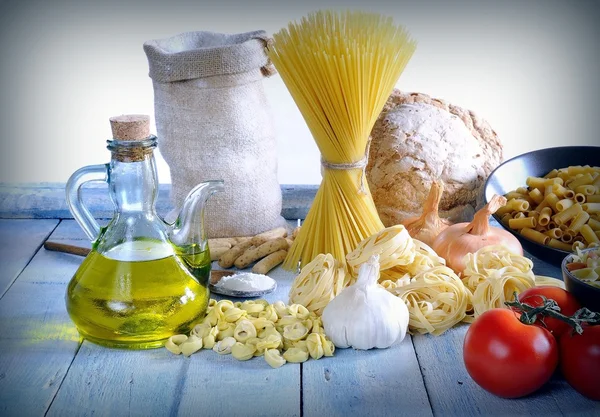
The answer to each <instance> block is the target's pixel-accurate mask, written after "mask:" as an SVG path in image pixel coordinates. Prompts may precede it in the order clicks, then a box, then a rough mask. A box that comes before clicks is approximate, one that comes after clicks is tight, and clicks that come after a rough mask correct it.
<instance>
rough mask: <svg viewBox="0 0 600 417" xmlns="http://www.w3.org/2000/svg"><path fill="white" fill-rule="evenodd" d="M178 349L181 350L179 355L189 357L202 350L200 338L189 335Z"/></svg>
mask: <svg viewBox="0 0 600 417" xmlns="http://www.w3.org/2000/svg"><path fill="white" fill-rule="evenodd" d="M179 347H180V348H181V353H183V356H191V355H192V353H196V352H198V351H199V350H200V349H202V338H200V337H198V336H195V335H191V336H190V337H188V339H187V340H186V341H185V342H183V343H182V344H181V345H180V346H179Z"/></svg>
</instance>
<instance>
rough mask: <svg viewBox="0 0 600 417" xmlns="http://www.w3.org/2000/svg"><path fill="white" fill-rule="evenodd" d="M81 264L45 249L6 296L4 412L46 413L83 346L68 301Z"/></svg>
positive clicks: (0, 344) (0, 338) (2, 319)
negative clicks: (69, 285) (70, 284)
mask: <svg viewBox="0 0 600 417" xmlns="http://www.w3.org/2000/svg"><path fill="white" fill-rule="evenodd" d="M59 227H60V225H59ZM80 262H81V258H80V257H76V256H73V255H67V254H62V253H57V252H48V251H45V250H41V251H39V252H38V253H37V254H36V256H35V257H34V258H33V260H32V261H31V263H30V264H29V265H28V266H27V268H25V270H24V271H23V273H21V275H20V276H19V278H18V279H17V280H16V282H15V283H14V284H13V285H12V286H11V287H10V289H9V290H8V291H7V292H6V294H5V296H4V297H3V298H2V299H1V300H0V328H1V329H2V331H0V352H1V354H0V415H7V416H8V415H23V416H25V415H26V416H30V415H43V414H44V413H45V411H46V410H47V408H48V406H49V405H50V403H51V401H52V399H53V398H54V396H55V394H56V392H57V391H58V388H59V386H60V384H61V382H62V380H63V378H64V376H65V374H66V372H67V370H68V368H69V366H70V364H71V362H72V360H73V357H74V356H75V354H76V352H77V349H78V348H79V344H80V341H79V335H78V333H77V331H76V329H75V326H74V325H73V324H72V323H71V321H70V320H69V317H68V315H67V312H66V309H65V302H64V297H65V288H66V285H67V282H68V281H69V280H70V279H71V277H72V275H73V274H74V273H75V270H76V269H77V267H78V266H79V264H80Z"/></svg>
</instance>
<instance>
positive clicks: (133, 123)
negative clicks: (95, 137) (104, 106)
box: [109, 114, 150, 140]
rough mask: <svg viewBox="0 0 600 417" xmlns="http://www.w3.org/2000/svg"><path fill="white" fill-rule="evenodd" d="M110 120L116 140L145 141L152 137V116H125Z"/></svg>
mask: <svg viewBox="0 0 600 417" xmlns="http://www.w3.org/2000/svg"><path fill="white" fill-rule="evenodd" d="M109 120H110V127H111V129H112V134H113V138H114V139H116V140H144V139H146V138H147V137H148V136H150V116H146V115H145V114H124V115H121V116H115V117H111V118H110V119H109Z"/></svg>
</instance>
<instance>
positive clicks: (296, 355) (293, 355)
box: [283, 347, 308, 363]
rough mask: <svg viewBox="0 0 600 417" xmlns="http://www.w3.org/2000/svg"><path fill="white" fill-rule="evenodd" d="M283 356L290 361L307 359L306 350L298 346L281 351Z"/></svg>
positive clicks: (298, 361) (304, 360) (295, 361)
mask: <svg viewBox="0 0 600 417" xmlns="http://www.w3.org/2000/svg"><path fill="white" fill-rule="evenodd" d="M283 358H284V359H285V360H286V361H288V362H292V363H302V362H306V361H307V360H308V352H307V351H305V350H303V349H300V348H295V347H293V348H289V349H288V350H286V351H285V352H283Z"/></svg>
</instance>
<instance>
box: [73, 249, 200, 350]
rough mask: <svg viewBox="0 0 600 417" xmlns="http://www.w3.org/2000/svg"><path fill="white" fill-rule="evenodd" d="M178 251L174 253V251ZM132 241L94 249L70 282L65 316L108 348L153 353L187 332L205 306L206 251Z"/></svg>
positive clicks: (84, 332) (93, 339)
mask: <svg viewBox="0 0 600 417" xmlns="http://www.w3.org/2000/svg"><path fill="white" fill-rule="evenodd" d="M176 249H177V248H176ZM179 252H180V251H179V250H173V248H172V247H171V246H170V244H168V243H163V242H152V241H134V242H127V243H125V244H121V245H119V246H117V247H115V248H113V249H112V250H110V251H108V252H106V253H105V254H100V253H99V252H97V251H96V250H93V251H92V252H91V253H90V254H89V255H88V257H87V258H86V259H85V260H84V262H83V263H82V265H81V267H80V268H79V270H78V271H77V273H76V274H75V276H74V277H73V279H72V280H71V282H70V283H69V286H68V289H67V295H66V303H67V311H68V312H69V315H70V316H71V319H72V320H73V322H74V323H75V325H76V326H77V329H78V330H79V332H80V333H81V335H82V336H83V337H85V338H86V339H89V340H90V341H92V342H95V343H99V344H102V345H105V346H111V347H124V348H132V349H139V348H153V347H159V346H162V345H163V344H164V342H165V340H166V339H167V338H169V337H170V336H172V335H174V334H178V333H187V332H189V331H190V329H191V327H192V326H193V325H194V324H195V323H196V322H197V321H198V319H200V318H201V317H202V316H203V315H204V313H205V311H206V307H207V305H208V299H209V291H208V278H209V274H210V255H209V253H208V251H204V252H197V253H186V254H180V253H179Z"/></svg>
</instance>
